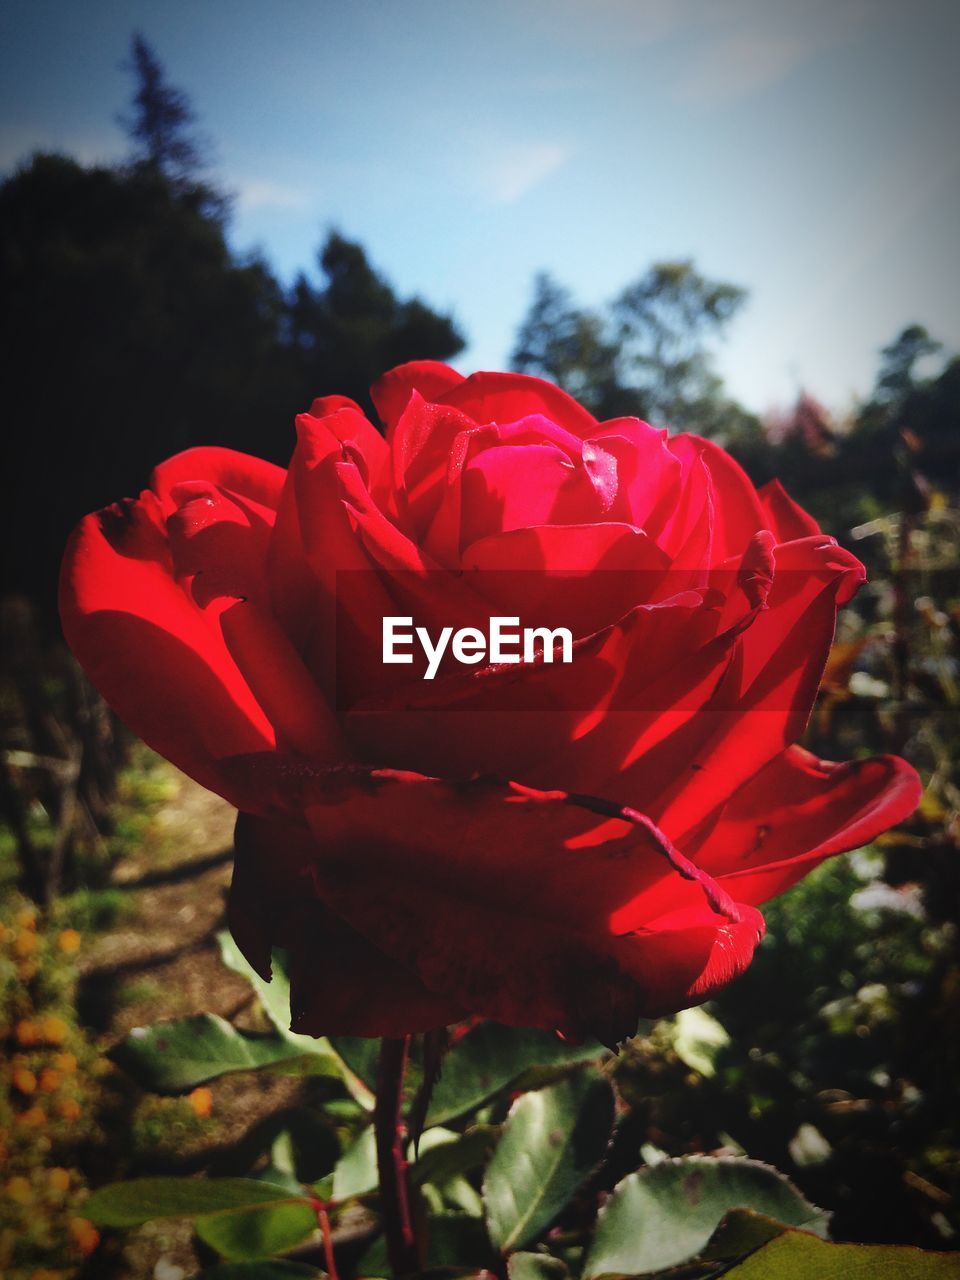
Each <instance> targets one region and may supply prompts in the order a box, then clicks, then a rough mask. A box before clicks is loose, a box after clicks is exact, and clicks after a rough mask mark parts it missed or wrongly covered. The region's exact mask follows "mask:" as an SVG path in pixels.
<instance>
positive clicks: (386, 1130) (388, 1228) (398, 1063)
mask: <svg viewBox="0 0 960 1280" xmlns="http://www.w3.org/2000/svg"><path fill="white" fill-rule="evenodd" d="M409 1049H410V1037H409V1036H406V1037H404V1038H403V1039H402V1040H389V1039H386V1038H385V1039H383V1040H381V1042H380V1060H379V1062H378V1063H377V1101H376V1105H375V1106H374V1109H373V1125H374V1130H375V1132H376V1139H377V1170H378V1172H379V1174H380V1206H381V1211H382V1213H383V1230H384V1235H385V1236H386V1240H387V1256H388V1258H389V1260H390V1267H391V1270H392V1271H393V1274H394V1276H412V1275H416V1274H417V1273H418V1272H419V1270H420V1253H419V1249H418V1248H417V1239H416V1236H415V1235H414V1231H413V1224H412V1222H411V1219H410V1200H409V1196H408V1191H407V1162H406V1160H405V1158H404V1152H403V1146H404V1137H405V1136H406V1132H405V1128H404V1123H403V1077H404V1072H405V1071H406V1066H407V1054H408V1052H409Z"/></svg>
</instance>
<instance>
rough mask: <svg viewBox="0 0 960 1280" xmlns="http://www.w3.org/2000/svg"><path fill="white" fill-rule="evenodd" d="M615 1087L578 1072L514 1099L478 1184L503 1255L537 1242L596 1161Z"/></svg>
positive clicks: (607, 1127)
mask: <svg viewBox="0 0 960 1280" xmlns="http://www.w3.org/2000/svg"><path fill="white" fill-rule="evenodd" d="M612 1127H613V1093H612V1091H611V1089H610V1085H609V1084H608V1082H607V1081H606V1079H604V1077H602V1076H596V1075H593V1074H589V1073H586V1072H580V1073H578V1074H577V1075H574V1076H571V1077H569V1078H568V1079H566V1080H561V1081H560V1082H559V1083H558V1084H554V1085H551V1086H549V1087H548V1088H545V1089H539V1090H535V1091H533V1092H531V1093H525V1094H523V1095H522V1096H521V1097H520V1098H518V1099H517V1101H516V1102H515V1103H514V1104H513V1106H512V1107H511V1109H510V1114H509V1116H508V1117H507V1122H506V1124H505V1125H504V1128H503V1134H502V1136H501V1138H500V1142H499V1144H498V1145H497V1149H496V1151H495V1152H494V1154H493V1159H492V1160H491V1161H490V1165H489V1167H488V1169H487V1173H486V1177H485V1179H484V1185H483V1200H484V1206H485V1210H486V1217H487V1228H488V1230H489V1232H490V1239H491V1240H492V1241H493V1243H494V1244H495V1245H496V1246H497V1247H498V1248H499V1249H500V1250H501V1251H502V1252H504V1253H508V1252H511V1251H512V1250H514V1249H519V1248H522V1247H523V1246H524V1245H526V1244H530V1243H532V1242H533V1241H535V1240H537V1239H538V1238H539V1237H540V1236H541V1235H542V1233H543V1232H544V1230H545V1229H546V1228H547V1227H548V1226H549V1225H550V1223H551V1222H552V1221H553V1220H554V1219H555V1218H556V1217H557V1215H558V1214H559V1213H560V1212H561V1210H563V1209H564V1208H565V1207H566V1205H567V1204H568V1203H569V1201H570V1199H571V1198H572V1196H573V1195H574V1193H575V1192H576V1191H577V1189H578V1188H579V1187H580V1186H581V1184H582V1183H583V1182H584V1180H585V1179H586V1177H587V1176H588V1174H590V1173H591V1172H592V1171H593V1170H594V1169H595V1168H596V1166H597V1165H598V1164H599V1163H600V1160H601V1159H602V1157H603V1153H604V1151H605V1149H606V1146H607V1142H608V1140H609V1137H610V1132H611V1129H612Z"/></svg>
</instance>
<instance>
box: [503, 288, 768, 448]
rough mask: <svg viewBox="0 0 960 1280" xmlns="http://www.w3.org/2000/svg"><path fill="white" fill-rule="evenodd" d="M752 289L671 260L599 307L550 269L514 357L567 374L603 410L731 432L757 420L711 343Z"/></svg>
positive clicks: (530, 369) (553, 375)
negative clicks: (728, 382)
mask: <svg viewBox="0 0 960 1280" xmlns="http://www.w3.org/2000/svg"><path fill="white" fill-rule="evenodd" d="M745 297H746V295H745V293H744V291H743V290H742V289H739V288H738V287H737V286H736V285H732V284H727V283H725V282H723V281H717V280H708V279H707V278H706V277H704V276H702V275H700V274H699V272H697V271H696V270H695V269H694V267H693V264H692V263H690V262H662V263H657V264H655V265H654V266H652V267H650V269H649V270H648V271H647V272H645V273H644V275H643V276H641V277H640V279H638V280H637V281H635V282H634V283H633V284H631V285H628V286H627V288H625V289H624V290H623V291H622V292H621V293H620V294H619V295H618V296H617V297H616V298H615V299H614V301H613V302H612V303H610V304H609V305H608V306H607V307H606V308H604V309H603V310H600V311H590V310H587V309H584V308H582V307H579V306H577V304H576V303H575V302H574V300H573V299H572V297H571V295H570V293H569V292H568V291H567V290H566V289H564V288H562V287H561V286H560V285H558V284H557V283H556V282H555V281H554V280H553V279H552V278H551V277H550V276H548V275H546V274H541V275H539V276H537V277H536V280H535V282H534V297H533V301H532V303H531V305H530V309H529V311H528V312H527V315H526V317H525V319H524V321H523V323H522V324H521V326H520V330H519V332H518V335H517V341H516V345H515V347H514V350H513V353H512V356H511V362H512V366H513V368H514V369H517V370H518V371H519V372H522V373H532V374H537V375H540V376H542V377H546V378H550V379H552V380H553V381H555V382H557V383H559V385H560V386H562V387H563V388H564V390H566V391H569V392H570V393H571V394H572V395H575V396H576V397H577V398H578V399H579V400H581V401H582V402H583V403H584V404H585V405H586V406H587V407H588V408H589V409H590V410H591V411H592V412H593V413H595V414H597V416H598V417H601V418H610V417H616V416H619V415H632V416H636V417H641V418H647V419H649V420H650V421H651V422H655V423H658V424H663V425H665V426H670V427H673V428H684V429H687V428H689V429H693V430H696V431H698V432H700V433H701V434H702V435H712V436H718V437H722V438H724V439H728V438H732V437H733V436H734V435H736V434H738V433H739V434H741V435H742V434H743V433H744V432H747V433H748V434H749V432H750V431H752V430H753V429H754V428H755V426H756V422H755V419H753V418H752V416H751V415H749V414H745V412H744V411H743V410H742V409H741V408H740V407H739V406H738V405H736V404H734V403H733V402H732V401H731V400H729V399H728V398H727V397H726V396H725V394H724V392H723V384H722V381H721V379H720V378H719V377H718V376H717V375H716V374H715V373H714V371H713V367H712V360H711V355H710V351H709V348H708V345H707V344H708V342H709V340H710V339H711V338H713V337H716V336H718V335H719V334H720V333H722V331H723V329H724V328H725V326H726V325H727V323H728V322H729V321H730V319H732V317H733V316H734V315H735V314H736V312H737V310H738V309H739V308H740V306H741V305H742V303H743V301H744V299H745Z"/></svg>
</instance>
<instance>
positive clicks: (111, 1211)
mask: <svg viewBox="0 0 960 1280" xmlns="http://www.w3.org/2000/svg"><path fill="white" fill-rule="evenodd" d="M299 1199H300V1200H301V1201H303V1198H302V1197H300V1198H299ZM297 1200H298V1198H297V1197H295V1196H292V1195H291V1194H290V1192H289V1191H288V1190H287V1189H286V1188H285V1187H276V1186H273V1185H272V1184H271V1183H267V1182H257V1181H256V1180H255V1179H254V1178H133V1179H132V1180H131V1181H129V1182H112V1183H110V1184H109V1185H108V1186H106V1187H101V1188H100V1189H99V1190H98V1191H94V1193H93V1195H91V1196H90V1197H89V1199H87V1200H85V1201H84V1204H83V1215H84V1217H85V1218H89V1219H90V1220H91V1222H96V1223H98V1224H99V1225H100V1226H103V1227H137V1226H139V1225H140V1224H141V1223H142V1222H150V1221H152V1220H153V1219H154V1218H197V1217H200V1216H201V1215H204V1214H209V1213H230V1212H235V1211H236V1210H238V1209H253V1208H258V1207H262V1206H264V1205H276V1204H290V1203H297Z"/></svg>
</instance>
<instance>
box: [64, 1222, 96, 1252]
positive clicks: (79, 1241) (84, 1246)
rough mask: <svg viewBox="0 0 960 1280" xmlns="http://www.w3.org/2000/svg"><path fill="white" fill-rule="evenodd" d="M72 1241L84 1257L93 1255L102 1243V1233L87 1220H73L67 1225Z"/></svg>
mask: <svg viewBox="0 0 960 1280" xmlns="http://www.w3.org/2000/svg"><path fill="white" fill-rule="evenodd" d="M67 1231H68V1232H69V1234H70V1239H71V1240H72V1241H73V1243H74V1245H75V1246H76V1247H77V1249H79V1250H80V1252H81V1253H82V1254H83V1256H84V1257H87V1255H88V1254H91V1253H93V1251H94V1249H95V1248H96V1247H97V1245H98V1244H99V1243H100V1232H99V1231H98V1230H97V1228H96V1227H95V1226H94V1225H93V1223H92V1222H88V1221H87V1219H86V1218H71V1219H70V1221H69V1222H68V1223H67Z"/></svg>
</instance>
